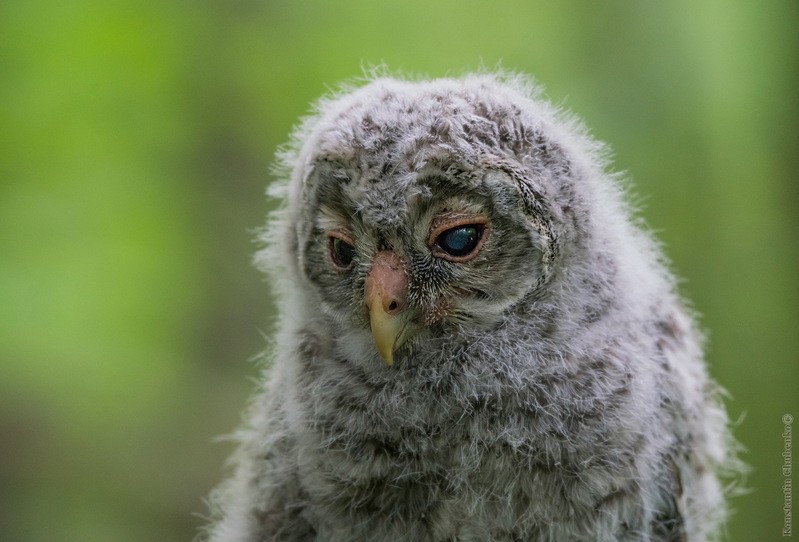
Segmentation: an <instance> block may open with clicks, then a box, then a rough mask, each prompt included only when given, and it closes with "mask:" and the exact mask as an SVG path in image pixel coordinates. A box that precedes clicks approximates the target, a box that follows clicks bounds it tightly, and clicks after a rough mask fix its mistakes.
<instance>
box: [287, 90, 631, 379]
mask: <svg viewBox="0 0 799 542" xmlns="http://www.w3.org/2000/svg"><path fill="white" fill-rule="evenodd" d="M294 139H295V145H294V146H293V147H291V148H290V150H289V151H287V152H286V153H285V154H284V156H283V161H284V164H285V166H286V167H287V168H288V169H289V170H290V174H288V175H287V177H288V179H289V180H288V183H287V186H286V188H287V192H288V193H287V196H288V208H287V209H286V213H287V214H285V215H282V217H281V220H282V223H285V224H288V226H289V227H288V230H287V231H286V232H285V239H286V240H287V241H288V242H287V246H288V250H287V252H288V254H289V256H290V260H291V261H290V271H289V272H290V273H294V274H296V275H297V277H298V280H299V282H300V284H301V285H302V288H303V289H304V290H305V291H306V294H305V295H306V298H305V299H306V301H305V302H306V303H307V304H308V305H309V306H310V307H312V309H311V310H312V311H313V312H315V314H316V317H317V318H318V319H321V320H322V321H323V322H324V323H325V325H326V326H328V330H329V333H330V334H331V335H332V336H333V337H335V338H337V339H341V340H342V342H343V340H344V338H346V342H347V343H348V344H349V345H350V346H349V348H350V350H351V351H355V350H357V351H358V357H365V358H368V359H370V360H371V361H369V362H370V363H371V362H372V361H374V362H376V363H379V359H380V358H382V360H383V361H384V362H385V364H387V365H389V366H391V365H392V364H394V363H395V361H396V362H403V363H409V362H410V361H409V360H411V359H413V358H414V356H418V355H419V353H420V352H421V351H422V350H425V351H426V350H431V349H432V350H437V351H441V350H442V349H450V350H451V349H453V348H460V347H462V346H463V345H464V344H466V343H468V342H469V341H475V340H479V338H480V337H481V334H483V333H486V332H490V331H491V330H496V329H499V328H501V327H503V326H507V325H508V323H509V322H511V321H513V320H514V319H518V318H521V317H524V318H526V319H527V321H528V324H529V323H530V322H532V324H533V325H527V326H526V327H525V329H526V330H527V331H526V332H528V333H530V332H531V331H530V330H531V329H532V330H533V331H532V332H533V333H535V331H534V330H536V329H538V330H539V331H540V333H541V334H542V335H543V334H546V333H550V334H551V333H552V332H553V331H552V315H553V313H554V312H558V311H559V312H560V313H562V314H565V313H568V318H564V321H569V322H571V321H573V320H574V319H575V318H577V319H579V318H580V317H581V316H586V317H590V313H591V311H594V312H596V311H597V305H599V304H601V301H600V300H599V298H601V297H602V296H603V295H604V296H605V297H608V293H607V292H605V291H603V285H606V284H607V283H608V282H609V281H608V278H607V273H608V272H611V271H612V268H613V267H614V264H613V262H612V261H609V259H608V258H604V259H603V256H602V253H603V250H602V249H601V247H600V245H597V244H596V243H592V242H591V241H590V238H591V236H592V235H593V234H594V233H596V232H597V230H598V229H599V230H602V229H604V230H605V233H606V234H607V233H608V232H609V231H611V230H612V229H613V227H612V224H613V218H612V217H613V215H614V213H615V212H616V210H617V209H615V208H616V207H618V206H619V205H620V203H619V201H620V198H618V197H616V195H615V193H613V191H614V189H613V188H609V187H608V186H607V183H605V184H603V183H602V182H596V181H595V179H597V178H601V177H602V176H603V174H602V172H601V170H602V161H601V160H600V159H599V158H598V156H599V147H598V146H597V145H596V144H595V143H593V142H591V141H590V140H589V139H588V138H587V137H585V136H584V135H583V131H582V130H581V129H580V128H579V126H578V125H577V124H576V123H575V122H573V121H570V120H568V119H565V120H564V118H563V117H562V115H560V114H559V113H558V112H557V111H555V110H554V108H552V107H551V106H550V105H548V104H547V103H546V102H543V101H541V100H538V99H537V98H536V92H535V90H534V89H533V87H532V86H531V85H529V84H527V83H526V82H525V81H524V80H521V79H518V78H512V77H498V76H493V75H471V76H467V77H464V78H461V79H438V80H433V81H426V82H407V81H400V80H396V79H390V78H382V79H377V80H373V81H371V82H369V83H368V84H366V85H365V86H363V87H361V88H358V89H355V90H351V91H349V92H346V93H343V94H341V95H339V96H337V97H333V98H329V99H326V100H324V101H322V102H320V104H319V105H318V112H317V114H316V115H314V116H312V117H310V118H309V119H307V120H306V121H305V122H304V123H302V124H301V125H300V127H299V128H298V129H297V131H296V133H295V137H294ZM611 184H612V183H611ZM597 202H602V204H601V205H599V204H598V203H597ZM598 207H599V208H598ZM622 214H625V213H622ZM603 215H605V216H607V218H608V220H606V221H604V222H603ZM598 224H600V225H601V227H600V226H598ZM608 224H611V225H610V226H608ZM600 237H604V238H608V237H612V235H604V236H602V235H600ZM604 252H607V253H613V251H612V250H611V251H604ZM603 266H604V267H603ZM592 285H594V286H596V287H594V288H593V289H592ZM576 290H580V291H581V292H585V291H586V290H587V291H588V293H587V294H586V295H582V296H580V297H581V300H580V301H579V302H578V303H576V306H575V302H574V301H573V300H569V299H568V297H569V295H573V294H570V293H571V292H574V291H576ZM403 360H405V361H403Z"/></svg>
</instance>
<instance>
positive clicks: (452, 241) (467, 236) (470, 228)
mask: <svg viewBox="0 0 799 542" xmlns="http://www.w3.org/2000/svg"><path fill="white" fill-rule="evenodd" d="M482 233H483V225H482V224H464V225H463V226H458V227H455V228H451V229H449V230H446V231H445V232H443V233H442V234H440V235H439V236H438V237H437V238H436V247H438V248H439V249H441V250H442V251H443V252H444V253H446V254H447V255H449V256H453V257H455V258H461V257H464V256H468V255H469V254H471V253H472V252H473V251H474V249H476V248H477V245H479V244H480V237H481V236H482Z"/></svg>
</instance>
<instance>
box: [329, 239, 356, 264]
mask: <svg viewBox="0 0 799 542" xmlns="http://www.w3.org/2000/svg"><path fill="white" fill-rule="evenodd" d="M328 239H330V259H331V260H333V264H334V265H335V266H336V267H337V268H338V269H339V270H341V271H345V270H347V269H349V268H350V266H351V265H352V261H353V260H354V259H355V247H354V246H353V245H352V244H351V243H349V242H348V241H345V240H344V239H342V238H341V237H337V236H333V235H331V236H330V237H329V238H328Z"/></svg>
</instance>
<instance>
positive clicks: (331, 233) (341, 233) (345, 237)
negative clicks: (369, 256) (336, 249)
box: [325, 230, 355, 246]
mask: <svg viewBox="0 0 799 542" xmlns="http://www.w3.org/2000/svg"><path fill="white" fill-rule="evenodd" d="M325 235H326V236H327V237H328V238H330V237H335V238H337V239H341V240H342V241H344V242H345V243H347V244H348V245H352V246H355V241H353V240H352V237H351V236H350V234H349V232H347V231H345V230H328V231H326V232H325Z"/></svg>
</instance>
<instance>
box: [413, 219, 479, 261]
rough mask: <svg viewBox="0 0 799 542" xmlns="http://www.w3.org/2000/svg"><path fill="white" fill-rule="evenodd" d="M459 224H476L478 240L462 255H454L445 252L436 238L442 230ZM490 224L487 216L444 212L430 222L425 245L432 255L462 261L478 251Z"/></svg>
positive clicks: (444, 230) (470, 257) (472, 256)
mask: <svg viewBox="0 0 799 542" xmlns="http://www.w3.org/2000/svg"><path fill="white" fill-rule="evenodd" d="M459 226H476V227H477V229H478V236H479V238H478V241H477V244H476V245H475V247H474V248H473V249H472V250H471V251H470V252H469V253H468V254H464V255H462V256H455V255H452V254H449V253H447V252H445V251H444V250H443V249H442V248H441V247H440V246H439V245H438V239H439V237H440V236H441V234H443V233H444V232H446V231H448V230H451V229H453V228H457V227H459ZM489 229H490V224H489V222H488V218H487V217H485V216H483V215H479V214H473V213H458V212H446V213H443V214H440V215H438V216H437V217H435V218H434V219H433V222H432V223H431V224H430V237H429V238H428V240H427V245H428V246H429V247H430V250H431V251H432V252H433V255H434V256H436V257H438V258H442V259H444V260H447V261H450V262H455V263H463V262H468V261H469V260H472V259H473V258H474V257H475V256H477V254H478V253H479V252H480V249H481V248H482V246H483V244H484V243H485V240H486V239H487V238H488V233H489Z"/></svg>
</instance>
